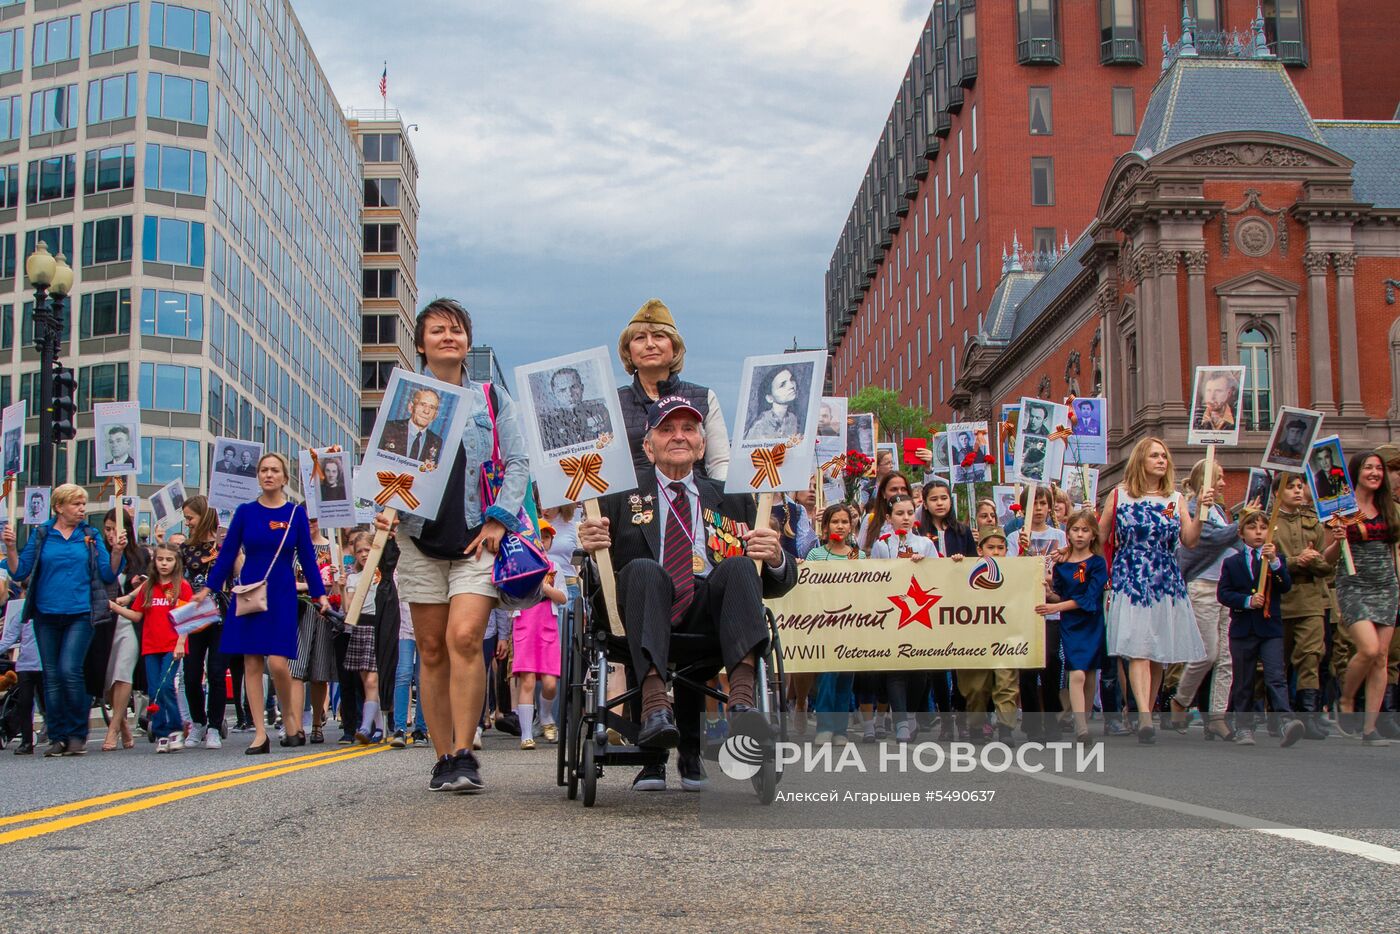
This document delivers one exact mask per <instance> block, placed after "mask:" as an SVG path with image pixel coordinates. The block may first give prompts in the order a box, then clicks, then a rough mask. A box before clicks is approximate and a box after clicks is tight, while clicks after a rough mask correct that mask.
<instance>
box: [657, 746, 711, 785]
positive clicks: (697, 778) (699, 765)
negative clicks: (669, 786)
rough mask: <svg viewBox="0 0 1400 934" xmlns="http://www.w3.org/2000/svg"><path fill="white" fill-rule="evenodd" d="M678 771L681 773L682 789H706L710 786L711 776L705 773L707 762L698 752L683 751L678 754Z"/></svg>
mask: <svg viewBox="0 0 1400 934" xmlns="http://www.w3.org/2000/svg"><path fill="white" fill-rule="evenodd" d="M676 771H678V772H680V773H681V789H682V790H684V791H704V790H705V789H706V788H708V787H710V779H709V776H707V775H706V774H705V762H704V760H703V759H701V758H700V756H699V754H698V753H686V752H682V753H680V754H679V755H677V756H676ZM663 782H664V776H663ZM663 787H664V786H663Z"/></svg>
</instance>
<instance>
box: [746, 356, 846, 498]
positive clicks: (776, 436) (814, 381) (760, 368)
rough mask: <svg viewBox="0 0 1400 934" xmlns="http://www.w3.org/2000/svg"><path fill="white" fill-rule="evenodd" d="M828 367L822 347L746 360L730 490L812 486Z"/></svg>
mask: <svg viewBox="0 0 1400 934" xmlns="http://www.w3.org/2000/svg"><path fill="white" fill-rule="evenodd" d="M825 371H826V354H825V352H823V351H820V350H814V351H807V352H804V353H787V354H770V355H768V356H763V357H749V358H747V359H746V360H744V370H743V375H742V376H741V377H740V380H739V411H738V412H737V413H735V418H734V443H733V445H732V446H731V451H732V452H733V454H732V458H733V462H732V463H731V465H730V469H729V477H728V479H727V480H726V481H725V485H724V489H725V492H727V493H760V492H762V493H768V492H789V491H794V490H806V489H807V488H808V484H809V482H810V480H811V478H812V472H813V468H814V462H815V460H816V440H817V415H818V411H819V409H820V406H821V390H822V375H823V374H824V373H825Z"/></svg>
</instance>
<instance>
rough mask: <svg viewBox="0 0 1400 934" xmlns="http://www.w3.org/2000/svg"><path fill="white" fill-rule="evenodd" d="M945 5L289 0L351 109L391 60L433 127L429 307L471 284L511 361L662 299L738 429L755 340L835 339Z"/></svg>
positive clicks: (701, 376) (410, 107)
mask: <svg viewBox="0 0 1400 934" xmlns="http://www.w3.org/2000/svg"><path fill="white" fill-rule="evenodd" d="M928 7H929V4H928V3H926V2H923V3H920V2H905V0H900V2H894V0H875V2H872V0H746V2H721V0H706V2H704V3H694V2H680V0H573V2H567V0H534V2H530V3H492V2H485V0H481V2H465V0H459V2H448V0H415V2H414V3H412V4H402V5H398V4H394V5H391V4H384V3H383V2H380V0H336V2H327V0H315V2H298V3H296V10H297V14H298V16H299V17H300V18H301V22H302V26H303V28H304V29H305V31H306V33H307V36H308V37H309V39H310V41H311V44H312V46H313V47H314V48H315V50H316V53H317V55H318V57H319V58H320V61H321V65H322V67H323V68H324V69H325V71H326V73H327V75H328V76H329V78H330V81H331V84H332V86H333V87H334V89H335V92H336V94H337V96H338V97H339V99H340V102H341V104H342V105H344V106H349V107H379V106H380V99H379V93H378V82H379V74H380V71H381V69H382V68H383V67H384V62H385V60H387V61H388V69H389V105H390V106H391V107H394V108H397V109H399V110H400V111H402V113H403V118H404V121H405V122H406V123H417V124H418V125H419V127H420V129H419V130H418V131H417V132H415V133H413V134H412V137H411V138H412V143H413V146H414V149H415V151H416V153H417V157H418V162H419V167H420V171H421V176H420V179H419V183H418V192H419V197H420V200H421V202H422V218H421V222H420V225H419V245H420V251H421V255H420V260H419V266H418V284H419V296H420V305H421V304H422V301H423V300H425V299H426V298H428V297H432V296H436V295H451V296H455V297H457V298H460V299H462V300H463V301H464V302H465V303H466V305H467V307H468V308H469V309H471V311H472V313H473V316H474V318H475V321H476V332H477V341H478V343H482V344H490V345H492V346H494V347H495V348H496V350H497V352H498V353H499V355H500V358H501V361H502V365H503V366H504V367H505V368H506V370H507V373H508V374H509V372H510V370H511V369H512V368H513V367H515V366H516V365H518V364H521V363H528V362H531V361H534V360H539V359H543V358H545V357H551V356H554V355H557V354H561V353H567V352H571V351H574V350H580V349H583V348H586V347H591V346H597V345H598V344H604V345H607V346H609V347H612V346H615V344H616V340H617V335H618V333H619V332H620V331H621V329H622V327H623V326H624V324H625V323H626V321H627V320H628V318H630V317H631V315H632V313H633V312H634V311H635V310H636V309H637V307H638V306H640V305H641V304H642V302H644V301H645V300H646V299H648V298H651V297H659V298H661V299H662V300H664V301H665V302H666V303H667V304H668V305H670V307H671V309H672V310H673V311H674V312H675V314H676V316H677V320H678V322H679V325H680V327H681V330H682V333H683V334H684V335H685V337H686V341H687V345H688V348H689V351H688V356H687V362H686V371H685V375H686V376H687V377H688V378H690V379H692V380H694V381H696V382H700V383H704V384H706V385H709V386H712V387H714V388H715V389H716V390H717V391H718V392H719V393H720V398H721V400H722V403H723V406H724V409H725V416H726V419H728V420H730V421H731V424H732V419H733V412H734V394H735V392H736V390H737V386H738V380H739V368H740V362H741V360H742V359H743V357H745V356H748V355H752V354H759V353H775V352H778V351H780V350H782V349H784V348H786V347H790V346H792V343H793V340H794V338H796V340H797V342H798V343H799V344H801V345H802V346H804V347H817V346H821V344H822V330H823V323H822V315H823V298H822V294H823V292H822V290H823V276H824V273H825V270H826V265H827V261H828V260H829V259H830V257H831V251H832V248H833V246H834V244H835V242H836V238H837V236H838V234H839V233H840V230H841V224H842V223H843V222H844V221H845V218H846V214H847V212H848V211H849V210H850V205H851V202H852V200H853V198H854V197H855V192H856V187H857V185H858V184H859V181H860V178H861V175H862V173H863V172H864V170H865V166H866V164H867V163H868V161H869V158H870V153H871V151H872V149H873V147H874V144H875V140H876V137H877V135H878V134H879V132H880V129H881V127H882V126H883V124H884V120H885V117H886V115H887V114H888V111H889V107H890V104H891V102H892V101H893V99H894V96H895V93H896V90H897V88H898V84H899V81H900V79H901V77H902V76H903V73H904V68H905V66H906V64H907V63H908V60H909V56H910V55H911V54H912V51H913V48H914V45H915V43H916V41H917V39H918V35H919V30H920V28H921V26H922V23H923V20H924V19H925V18H926V17H927V15H928ZM410 9H411V10H412V12H413V16H412V17H411V18H410V17H407V16H401V15H398V14H399V11H400V10H402V11H408V10H410ZM390 11H392V12H390ZM617 375H618V377H619V380H620V379H621V378H622V370H621V367H620V366H619V367H618V369H617Z"/></svg>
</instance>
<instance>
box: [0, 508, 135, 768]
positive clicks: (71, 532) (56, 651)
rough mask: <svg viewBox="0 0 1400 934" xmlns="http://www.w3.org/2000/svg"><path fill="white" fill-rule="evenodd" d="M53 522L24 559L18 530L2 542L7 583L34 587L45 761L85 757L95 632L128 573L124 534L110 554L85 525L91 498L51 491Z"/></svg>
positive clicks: (27, 611)
mask: <svg viewBox="0 0 1400 934" xmlns="http://www.w3.org/2000/svg"><path fill="white" fill-rule="evenodd" d="M49 502H50V503H51V505H52V509H53V516H52V517H51V518H50V519H49V521H47V522H45V523H44V524H43V525H41V526H38V527H37V528H35V529H32V530H31V531H30V534H29V541H28V542H26V543H25V546H24V553H23V554H19V555H17V554H16V552H15V530H14V527H13V526H9V525H7V526H6V527H5V531H4V533H3V535H0V540H3V541H4V543H5V551H6V555H7V558H6V560H7V562H8V563H9V567H10V576H11V577H12V578H13V579H14V580H16V581H25V580H29V579H30V577H31V575H32V576H33V582H32V583H31V584H30V586H29V590H28V592H27V593H26V595H25V604H24V618H25V619H32V620H33V621H34V638H35V641H36V642H37V643H38V645H39V657H40V660H41V662H42V663H43V667H44V719H45V721H46V723H47V724H48V734H49V748H48V750H47V751H46V752H45V753H44V755H45V756H49V757H53V756H81V755H83V754H84V753H86V752H87V735H88V717H89V714H90V712H91V710H92V695H91V694H89V693H88V690H87V685H86V683H85V681H84V678H83V665H84V661H85V660H86V658H87V651H88V646H89V645H90V644H91V643H92V636H93V625H94V623H95V622H103V621H105V620H106V619H107V617H108V615H109V614H110V610H109V609H108V605H107V587H106V585H108V584H111V583H115V582H116V580H117V575H118V574H119V573H120V572H121V570H122V567H123V561H122V551H123V550H124V549H125V548H126V543H127V535H126V531H125V530H122V531H120V532H118V533H117V534H116V536H115V537H114V538H113V540H112V544H113V545H114V546H115V549H116V550H114V551H109V550H108V549H107V542H106V541H105V540H104V539H103V537H102V533H101V532H99V531H98V530H97V529H95V528H93V527H92V526H91V525H89V524H88V522H87V491H85V490H84V489H83V488H82V487H80V486H78V485H77V484H73V483H65V484H62V485H61V486H59V487H57V488H55V489H54V491H53V496H52V497H51V498H50V500H49Z"/></svg>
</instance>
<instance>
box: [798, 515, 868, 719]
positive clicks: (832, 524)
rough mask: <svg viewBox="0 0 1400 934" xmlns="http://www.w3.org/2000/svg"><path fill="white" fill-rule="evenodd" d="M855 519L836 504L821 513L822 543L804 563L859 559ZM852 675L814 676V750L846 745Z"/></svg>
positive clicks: (825, 674)
mask: <svg viewBox="0 0 1400 934" xmlns="http://www.w3.org/2000/svg"><path fill="white" fill-rule="evenodd" d="M858 519H859V516H858V514H857V513H856V508H855V507H854V506H851V505H848V504H846V503H836V504H835V505H832V506H828V507H826V510H825V511H823V512H822V520H821V527H822V531H823V534H825V536H826V540H825V542H824V543H823V544H821V545H818V546H817V547H815V548H813V549H812V550H811V551H809V552H808V553H807V560H808V561H852V560H855V559H857V558H859V557H860V549H858V548H856V546H855V541H854V538H853V533H854V530H855V527H856V522H857V520H858ZM854 686H855V673H854V672H850V671H824V672H822V673H821V674H819V675H817V680H816V688H815V692H814V693H815V695H816V696H815V698H814V700H813V705H814V709H815V710H816V713H817V735H816V736H815V737H813V741H814V742H815V743H816V744H817V745H818V746H823V745H826V744H827V743H831V742H835V743H836V744H837V745H840V746H844V745H845V744H846V725H847V721H848V719H849V717H850V713H851V702H852V700H853V695H852V690H853V688H854Z"/></svg>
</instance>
